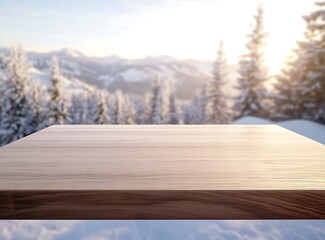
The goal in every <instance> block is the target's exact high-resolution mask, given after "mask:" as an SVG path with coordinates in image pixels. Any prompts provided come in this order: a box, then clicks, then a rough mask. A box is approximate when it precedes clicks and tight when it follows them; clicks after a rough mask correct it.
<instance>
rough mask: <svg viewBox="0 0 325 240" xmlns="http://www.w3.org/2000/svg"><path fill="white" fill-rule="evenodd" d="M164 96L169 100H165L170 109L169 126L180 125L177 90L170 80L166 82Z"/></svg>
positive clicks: (168, 113)
mask: <svg viewBox="0 0 325 240" xmlns="http://www.w3.org/2000/svg"><path fill="white" fill-rule="evenodd" d="M164 95H165V97H166V98H167V99H166V100H165V104H167V107H168V109H167V116H166V122H167V123H168V124H179V115H178V106H177V102H176V96H175V88H174V85H173V83H172V82H171V81H170V80H168V81H166V86H165V93H164Z"/></svg>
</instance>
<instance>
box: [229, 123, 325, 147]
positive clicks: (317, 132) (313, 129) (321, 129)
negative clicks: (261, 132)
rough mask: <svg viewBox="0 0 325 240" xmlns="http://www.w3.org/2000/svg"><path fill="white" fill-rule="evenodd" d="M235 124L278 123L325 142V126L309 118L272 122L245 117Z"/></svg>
mask: <svg viewBox="0 0 325 240" xmlns="http://www.w3.org/2000/svg"><path fill="white" fill-rule="evenodd" d="M233 124H243V125H244V124H277V125H279V126H281V127H284V128H286V129H289V130H291V131H293V132H295V133H298V134H300V135H303V136H305V137H307V138H310V139H313V140H315V141H317V142H320V143H322V144H325V126H324V125H321V124H319V123H315V122H311V121H308V120H290V121H285V122H277V123H274V122H270V121H268V120H265V119H262V118H256V117H244V118H241V119H238V120H237V121H235V122H234V123H233Z"/></svg>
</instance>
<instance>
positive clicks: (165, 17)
mask: <svg viewBox="0 0 325 240" xmlns="http://www.w3.org/2000/svg"><path fill="white" fill-rule="evenodd" d="M259 3H263V5H264V8H265V28H266V31H268V32H270V37H269V39H268V47H267V48H266V53H268V61H269V62H270V65H272V66H273V67H274V68H275V67H276V65H279V64H280V63H281V62H282V61H283V59H284V57H285V56H287V55H288V53H289V51H290V48H291V47H293V45H294V43H295V41H296V40H297V39H299V38H300V37H301V33H302V31H303V29H304V22H303V21H302V20H301V15H305V14H308V13H309V12H310V10H311V9H312V7H313V1H312V0H299V1H297V0H245V1H243V0H156V1H153V0H91V1H89V0H65V1H64V0H56V1H45V0H10V1H9V0H0V46H5V47H11V46H15V45H18V44H21V45H22V46H23V47H24V48H25V49H26V50H33V51H49V50H56V49H60V48H63V47H68V48H73V49H77V50H80V51H82V52H84V53H85V54H87V55H91V56H106V55H111V54H117V55H120V56H122V57H126V58H140V57H144V56H147V55H171V56H174V57H177V58H181V59H184V58H196V59H203V60H204V59H206V60H212V59H213V58H214V56H215V52H216V48H217V46H218V41H220V40H221V39H223V40H224V42H225V48H226V51H227V54H228V59H229V60H230V62H235V61H236V60H237V57H238V55H240V54H242V53H243V51H245V48H244V46H245V41H246V34H247V33H248V32H249V30H250V24H251V23H252V21H253V14H254V13H255V12H256V7H257V5H258V4H259Z"/></svg>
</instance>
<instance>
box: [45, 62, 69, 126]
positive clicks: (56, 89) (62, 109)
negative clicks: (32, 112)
mask: <svg viewBox="0 0 325 240" xmlns="http://www.w3.org/2000/svg"><path fill="white" fill-rule="evenodd" d="M61 81H62V75H61V72H60V67H59V61H58V59H57V57H55V56H53V58H52V71H51V86H50V88H49V94H50V100H49V104H48V111H49V112H48V125H52V124H64V123H65V121H66V120H67V106H66V104H65V102H64V99H63V96H62V86H61Z"/></svg>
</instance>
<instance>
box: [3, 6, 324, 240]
mask: <svg viewBox="0 0 325 240" xmlns="http://www.w3.org/2000/svg"><path fill="white" fill-rule="evenodd" d="M0 29H1V31H0V146H4V145H6V144H9V143H11V142H13V141H15V140H17V139H19V138H22V137H24V136H27V135H29V134H31V133H34V132H36V131H39V130H41V129H43V128H45V127H48V126H50V125H53V124H278V125H280V126H282V127H285V128H287V129H290V130H292V131H295V132H297V133H299V134H302V135H304V136H306V137H308V138H311V139H313V140H315V141H318V142H320V143H322V144H325V2H324V1H318V2H314V1H312V0H299V1H294V0H282V1H272V0H264V1H263V0H246V1H240V0H227V1H226V0H214V1H213V0H200V1H199V0H186V1H185V0H155V1H153V0H151V1H149V0H134V1H126V0H108V1H107V0H106V1H104V0H93V1H86V0H78V1H77V0H69V1H63V0H57V1H52V2H50V1H41V0H24V1H21V0H11V1H1V0H0ZM87 224H88V225H89V224H90V225H91V226H92V227H91V228H92V229H95V230H94V231H93V232H92V231H90V230H89V232H86V233H85V235H82V236H85V238H82V237H81V235H78V234H80V232H79V230H78V231H76V229H82V228H84V227H85V226H86V225H87ZM96 224H97V225H96ZM175 224H176V223H174V222H168V221H167V222H166V221H161V222H160V221H157V222H156V221H154V222H150V221H148V222H146V221H143V222H141V221H140V222H138V221H133V222H132V221H131V222H127V221H125V222H123V221H117V222H114V221H113V222H110V221H102V222H101V221H99V222H87V221H86V222H66V221H59V222H56V221H39V222H38V221H32V222H30V221H27V222H25V221H14V222H6V221H2V222H0V239H73V238H71V236H74V237H75V239H126V238H127V237H125V234H126V236H132V237H133V238H130V239H152V238H155V239H158V237H157V236H159V234H163V235H162V236H165V237H162V238H168V239H180V236H182V237H183V238H186V239H299V238H300V239H324V238H325V235H324V230H322V229H324V225H325V223H324V221H319V222H316V221H287V222H282V221H280V222H278V221H262V222H258V221H245V222H241V221H197V222H196V221H186V222H177V224H178V225H179V227H177V226H178V225H177V224H176V225H175ZM90 225H89V226H90ZM321 225H323V228H322V227H321ZM158 226H159V227H158ZM227 227H229V228H231V229H232V230H230V229H229V231H228V230H227ZM111 228H112V229H111ZM175 228H176V229H179V230H180V231H181V232H182V231H183V230H184V231H183V235H180V233H176V230H175ZM105 229H106V230H105ZM107 229H111V230H107ZM143 229H146V230H143ZM148 229H149V230H148ZM167 229H168V231H167ZM189 229H191V231H189ZM221 229H223V230H222V231H221ZM224 229H226V230H224ZM192 230H193V231H192ZM233 230H234V231H237V233H236V232H233ZM102 232H103V234H102ZM94 233H96V234H97V233H98V234H99V235H96V236H95V235H94ZM131 233H132V234H131ZM185 233H186V234H185ZM62 234H63V235H62ZM64 234H65V235H64ZM87 234H88V235H87ZM166 234H167V235H166ZM168 234H169V235H168ZM259 234H260V235H259ZM61 235H62V236H63V237H62V236H61ZM35 236H41V237H38V238H37V237H35ZM58 236H61V237H58ZM64 236H65V237H64ZM69 236H70V237H69ZM184 236H186V237H184ZM289 236H294V237H293V238H290V237H289ZM128 239H129V238H128Z"/></svg>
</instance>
